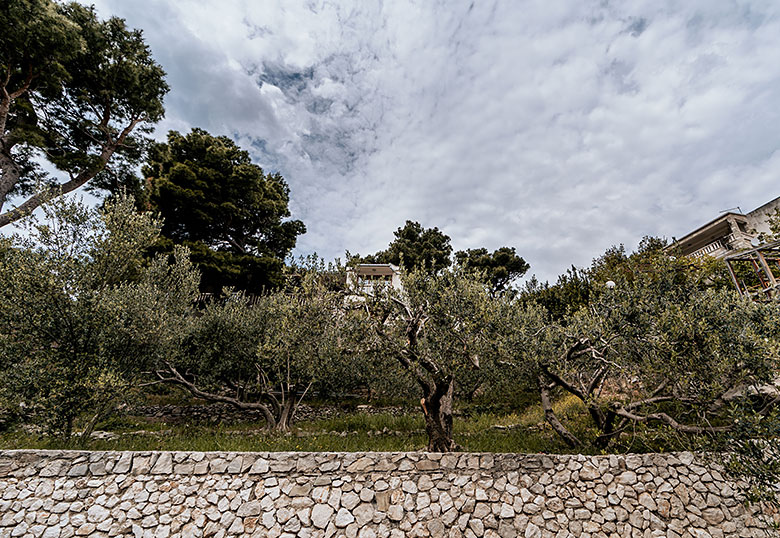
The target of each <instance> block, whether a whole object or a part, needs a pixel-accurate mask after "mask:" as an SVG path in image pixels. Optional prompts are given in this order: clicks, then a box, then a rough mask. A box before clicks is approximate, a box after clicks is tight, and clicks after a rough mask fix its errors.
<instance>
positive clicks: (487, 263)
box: [455, 247, 530, 294]
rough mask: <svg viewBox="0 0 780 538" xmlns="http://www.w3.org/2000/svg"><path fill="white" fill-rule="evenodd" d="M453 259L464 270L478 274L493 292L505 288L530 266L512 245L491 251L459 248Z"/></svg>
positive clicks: (498, 291)
mask: <svg viewBox="0 0 780 538" xmlns="http://www.w3.org/2000/svg"><path fill="white" fill-rule="evenodd" d="M455 260H456V261H457V262H458V265H460V266H461V267H463V268H464V269H465V270H466V271H468V272H470V273H474V274H477V275H479V276H480V278H481V279H482V280H483V281H484V282H485V283H486V284H487V285H488V286H489V287H490V291H491V293H493V294H496V293H500V292H502V291H504V290H506V289H507V288H508V287H509V285H510V284H512V282H513V281H514V280H516V279H517V278H520V277H521V276H523V275H524V274H525V273H526V271H528V268H529V267H530V266H529V265H528V263H527V262H526V261H525V260H524V259H523V258H521V257H520V256H518V255H517V253H516V252H515V249H514V247H501V248H499V249H497V250H495V251H493V252H492V253H490V252H488V250H487V249H486V248H475V249H471V248H470V249H468V250H460V251H458V252H456V253H455Z"/></svg>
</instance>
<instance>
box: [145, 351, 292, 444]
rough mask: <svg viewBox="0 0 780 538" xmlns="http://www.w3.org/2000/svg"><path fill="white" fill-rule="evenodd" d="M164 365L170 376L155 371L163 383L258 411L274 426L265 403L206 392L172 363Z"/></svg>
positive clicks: (272, 417)
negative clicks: (244, 400)
mask: <svg viewBox="0 0 780 538" xmlns="http://www.w3.org/2000/svg"><path fill="white" fill-rule="evenodd" d="M165 365H166V367H167V370H168V371H167V373H169V374H170V375H171V376H172V377H166V376H165V375H164V372H162V371H159V370H158V371H157V372H155V373H156V374H157V377H158V378H159V379H160V381H162V382H164V383H170V384H174V385H180V386H182V387H184V388H186V389H187V390H188V391H190V393H191V394H192V395H193V396H196V397H198V398H203V399H204V400H209V401H212V402H222V403H227V404H230V405H232V406H233V407H236V408H237V409H241V410H254V411H260V412H261V413H262V415H263V417H264V418H265V421H266V427H267V428H269V429H271V428H273V427H274V426H276V419H275V418H274V416H273V414H271V411H270V410H269V409H268V406H267V405H265V404H262V403H258V402H242V401H241V400H238V399H236V398H231V397H230V396H223V395H221V394H214V393H211V392H206V391H204V390H201V389H199V388H198V387H197V386H195V384H194V383H191V382H190V381H187V380H186V379H185V378H184V377H183V376H182V375H181V374H180V373H179V371H178V370H177V369H176V368H175V367H174V366H173V365H172V364H170V363H168V362H166V363H165Z"/></svg>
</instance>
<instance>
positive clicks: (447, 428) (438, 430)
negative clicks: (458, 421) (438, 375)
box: [420, 376, 458, 452]
mask: <svg viewBox="0 0 780 538" xmlns="http://www.w3.org/2000/svg"><path fill="white" fill-rule="evenodd" d="M428 386H429V387H430V385H428ZM432 388H433V390H429V391H425V392H428V393H427V394H425V396H424V397H423V399H422V400H421V401H420V404H421V405H422V408H423V414H424V416H425V433H427V434H428V451H429V452H452V451H453V450H457V449H458V445H457V443H455V441H454V440H453V438H452V394H453V392H454V389H455V380H454V379H453V378H452V376H447V377H446V378H445V379H444V380H442V381H439V382H438V383H435V384H433V386H432Z"/></svg>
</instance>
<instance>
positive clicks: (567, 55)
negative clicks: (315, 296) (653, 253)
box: [98, 0, 780, 278]
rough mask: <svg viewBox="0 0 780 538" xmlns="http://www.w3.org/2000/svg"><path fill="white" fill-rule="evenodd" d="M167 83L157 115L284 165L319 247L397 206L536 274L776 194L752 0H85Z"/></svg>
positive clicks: (374, 239)
mask: <svg viewBox="0 0 780 538" xmlns="http://www.w3.org/2000/svg"><path fill="white" fill-rule="evenodd" d="M98 7H99V9H100V10H101V14H103V15H108V14H117V15H119V16H122V17H125V18H127V19H128V21H129V23H130V24H131V25H133V26H136V27H140V28H143V29H144V31H145V35H146V36H147V39H148V41H149V43H150V45H151V46H152V49H153V50H154V52H155V54H156V56H157V57H158V58H159V60H160V61H161V63H162V64H163V65H164V67H165V68H166V70H167V71H168V73H169V82H170V84H171V86H172V88H173V90H172V92H171V94H170V97H169V99H168V101H167V110H168V114H167V119H166V120H165V122H164V123H163V124H162V125H161V130H163V131H162V133H163V134H164V129H168V128H176V129H179V130H186V129H188V128H189V127H190V126H200V127H204V128H206V129H208V130H210V131H212V132H215V133H219V134H223V133H225V134H230V135H232V136H234V137H235V138H236V139H237V140H239V141H240V142H241V143H242V145H244V146H245V147H246V148H247V149H250V150H251V151H253V154H254V155H255V157H256V159H257V160H258V162H260V163H261V164H263V165H264V166H265V167H266V168H268V169H270V170H279V171H281V172H282V174H283V175H284V176H285V177H286V178H287V180H288V182H289V184H290V186H291V190H292V196H293V205H292V207H293V211H294V213H295V216H296V217H297V218H301V219H303V220H304V222H306V224H307V226H308V228H309V232H308V233H307V234H306V235H305V236H303V237H302V238H301V239H300V241H299V251H301V252H309V251H317V252H318V253H320V254H321V255H324V256H326V257H333V256H338V255H341V254H342V253H343V251H344V250H345V249H349V250H351V251H352V252H361V253H368V252H373V251H375V250H378V249H380V248H383V247H385V246H386V245H387V243H388V242H389V241H390V239H391V238H392V232H393V230H394V229H395V228H397V227H398V226H400V225H402V224H403V222H404V221H405V220H406V219H412V220H418V221H420V222H421V223H422V224H423V225H424V226H438V227H440V228H441V229H443V230H444V231H445V232H446V233H448V234H449V235H450V236H451V237H452V239H453V244H454V246H455V247H456V248H473V247H479V246H487V247H489V248H496V247H499V246H502V245H510V246H515V247H517V250H518V252H519V253H520V254H521V255H523V256H525V257H526V259H527V260H528V261H529V262H530V263H531V266H532V269H531V270H532V272H536V273H537V274H539V275H540V276H542V277H543V278H555V275H557V274H558V273H560V272H563V271H564V270H565V269H566V268H567V267H568V266H569V265H570V264H571V263H576V264H578V265H582V264H587V263H589V261H590V259H591V258H593V257H595V256H598V255H599V254H600V253H601V252H603V251H604V249H606V248H607V247H608V246H610V245H611V244H615V243H620V242H624V243H626V244H627V246H628V247H629V248H631V247H633V246H635V245H636V244H637V242H638V241H639V240H640V239H641V237H642V236H643V235H646V234H652V235H666V236H672V235H677V236H680V235H683V234H684V233H686V232H687V231H689V230H690V229H692V228H694V227H696V226H698V225H699V224H701V223H703V222H704V221H706V220H708V219H710V218H712V217H713V216H715V215H716V214H717V211H718V210H720V209H725V208H728V207H733V206H735V205H740V206H741V207H742V209H745V210H749V209H752V208H753V207H755V206H758V205H760V204H761V203H763V202H764V201H766V200H768V199H770V198H773V197H775V196H777V195H780V192H778V190H777V180H776V178H777V177H778V173H779V172H780V157H778V147H780V130H778V128H777V125H778V124H780V122H778V120H780V106H779V105H780V84H779V82H780V66H779V65H778V63H777V61H776V52H775V51H776V50H777V49H778V46H780V17H778V15H779V13H778V7H777V4H776V3H773V2H762V1H754V2H749V1H742V2H726V1H713V0H707V1H705V0H699V1H696V2H685V3H683V4H680V3H678V2H671V1H665V2H658V1H652V2H651V1H649V0H648V1H634V2H602V1H595V0H594V1H585V2H574V3H573V2H565V1H562V0H559V1H549V0H548V1H545V2H542V1H523V2H509V1H500V2H499V1H496V2H474V3H472V2H470V1H465V2H459V1H448V2H443V1H442V2H413V1H411V0H393V1H392V2H389V1H388V2H382V1H380V0H375V1H366V0H360V1H358V0H355V1H354V2H348V1H343V2H329V1H325V0H321V1H317V0H310V1H304V0H299V1H295V0H290V1H285V2H246V1H238V0H234V1H221V2H204V1H197V2H196V1H193V0H189V1H179V2H175V3H174V2H163V1H162V0H136V1H134V2H120V1H119V0H101V1H100V2H99V3H98Z"/></svg>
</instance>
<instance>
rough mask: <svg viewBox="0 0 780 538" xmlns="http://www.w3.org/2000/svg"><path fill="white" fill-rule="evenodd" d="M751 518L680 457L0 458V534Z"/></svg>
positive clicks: (649, 523) (715, 522) (590, 531)
mask: <svg viewBox="0 0 780 538" xmlns="http://www.w3.org/2000/svg"><path fill="white" fill-rule="evenodd" d="M757 510H758V509H757V508H750V509H748V508H746V507H745V506H744V505H743V503H741V502H740V499H739V498H738V496H737V494H736V493H735V491H734V489H733V484H730V483H729V482H728V481H727V480H726V479H725V478H724V477H723V475H722V474H721V473H719V472H718V470H717V468H716V466H713V465H705V464H704V463H703V462H702V461H700V460H697V458H696V457H694V456H693V455H692V454H690V453H678V454H663V455H661V454H648V455H626V456H614V455H612V456H594V457H586V456H565V455H561V456H550V455H522V454H469V453H463V454H444V455H442V454H429V453H417V452H415V453H216V452H211V453H203V452H77V451H68V452H62V451H29V450H24V451H13V450H8V451H0V537H9V536H13V537H26V536H33V537H36V538H41V537H44V538H69V537H71V536H135V537H152V536H159V537H169V536H182V537H194V536H214V537H220V538H221V537H223V536H253V537H272V538H279V537H285V538H293V537H300V538H306V537H311V538H326V537H327V538H331V537H350V538H356V537H357V538H376V537H381V538H387V537H393V538H400V537H404V536H413V537H414V536H417V537H426V536H431V537H437V538H438V537H445V536H446V537H459V538H460V537H465V538H475V537H485V538H496V537H503V538H509V537H514V536H522V537H525V538H538V537H564V536H578V537H620V538H624V537H652V536H671V537H677V536H685V537H697V538H705V537H714V538H718V537H722V536H741V537H758V536H766V535H767V534H766V529H767V517H769V516H765V515H761V514H759V513H757ZM774 517H776V515H775V516H774Z"/></svg>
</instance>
